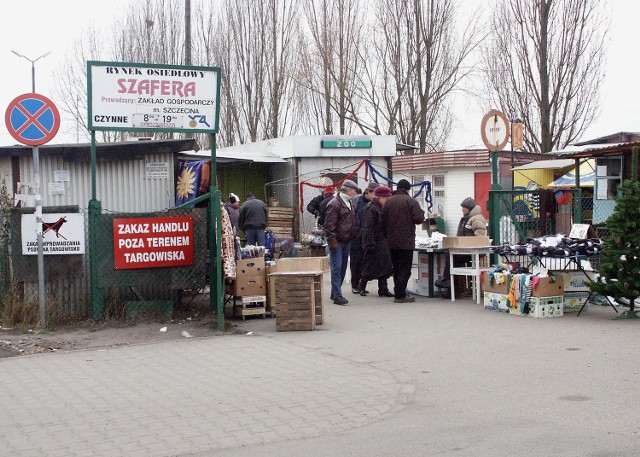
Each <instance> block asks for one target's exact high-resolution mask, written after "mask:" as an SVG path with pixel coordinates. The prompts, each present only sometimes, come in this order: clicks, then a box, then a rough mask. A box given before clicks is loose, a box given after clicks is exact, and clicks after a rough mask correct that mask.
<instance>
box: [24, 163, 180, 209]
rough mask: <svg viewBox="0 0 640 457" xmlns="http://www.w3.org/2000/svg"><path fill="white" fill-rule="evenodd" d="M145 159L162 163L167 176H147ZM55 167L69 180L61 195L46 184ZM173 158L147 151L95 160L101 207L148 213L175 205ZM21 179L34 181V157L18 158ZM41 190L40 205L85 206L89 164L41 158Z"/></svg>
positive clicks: (89, 187) (88, 197) (89, 176)
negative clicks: (129, 156)
mask: <svg viewBox="0 0 640 457" xmlns="http://www.w3.org/2000/svg"><path fill="white" fill-rule="evenodd" d="M148 162H165V163H167V167H168V176H167V177H166V178H152V179H147V177H146V164H147V163H148ZM56 170H67V171H69V175H70V180H69V181H68V182H65V183H64V193H63V194H62V195H52V194H51V192H50V190H49V183H53V182H54V172H55V171H56ZM174 175H175V171H174V159H173V154H172V153H160V154H148V155H146V156H145V157H144V158H141V159H133V160H121V161H100V160H99V161H98V164H97V168H96V197H97V199H98V200H100V201H101V202H102V208H104V209H105V210H109V211H124V212H149V211H160V210H164V209H167V208H172V207H173V206H175V185H174ZM20 179H21V181H22V182H32V181H33V159H32V157H30V156H25V157H21V158H20ZM40 181H41V184H40V186H41V187H40V192H41V194H42V198H43V206H62V205H78V206H79V207H80V208H83V209H84V208H87V206H88V203H89V199H90V198H91V163H90V161H89V158H87V162H65V161H64V160H63V158H62V156H61V155H55V156H54V155H46V156H42V155H41V157H40Z"/></svg>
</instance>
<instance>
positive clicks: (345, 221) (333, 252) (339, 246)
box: [324, 179, 359, 306]
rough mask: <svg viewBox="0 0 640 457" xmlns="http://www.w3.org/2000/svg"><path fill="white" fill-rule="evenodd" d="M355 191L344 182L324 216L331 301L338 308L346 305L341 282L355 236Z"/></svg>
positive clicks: (353, 184) (354, 186) (328, 205)
mask: <svg viewBox="0 0 640 457" xmlns="http://www.w3.org/2000/svg"><path fill="white" fill-rule="evenodd" d="M358 190H359V189H358V185H357V184H356V183H355V182H353V181H351V180H350V179H345V180H344V181H343V182H342V185H341V186H340V192H339V193H338V195H336V196H335V197H334V198H333V199H332V200H331V201H330V202H329V203H328V204H327V208H326V213H325V220H324V231H325V236H326V237H327V243H328V244H329V263H330V265H331V300H333V303H335V304H336V305H341V306H346V305H347V304H348V303H349V301H348V300H347V299H346V298H344V296H343V295H342V283H343V282H344V277H345V275H346V273H347V263H348V262H349V251H350V249H351V242H352V241H353V240H354V239H355V237H356V212H355V208H353V205H352V204H351V199H352V198H353V197H355V196H356V195H357V194H358Z"/></svg>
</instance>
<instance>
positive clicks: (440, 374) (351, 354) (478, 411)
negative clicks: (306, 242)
mask: <svg viewBox="0 0 640 457" xmlns="http://www.w3.org/2000/svg"><path fill="white" fill-rule="evenodd" d="M327 281H328V275H325V286H326V285H327V284H326V283H327ZM348 287H349V286H348V284H345V286H344V289H343V290H344V292H345V294H344V295H345V297H347V298H348V299H349V302H350V303H349V306H344V307H343V306H337V305H334V304H332V303H331V302H330V301H329V299H328V297H326V294H325V300H324V303H325V323H324V324H323V325H321V326H318V327H317V328H316V330H314V331H307V332H276V323H275V319H273V318H267V319H259V318H258V319H248V320H247V321H245V322H241V321H236V323H238V324H239V325H240V326H241V328H242V329H243V332H242V333H241V334H234V335H222V336H213V337H210V338H191V339H181V340H176V341H167V342H162V343H157V344H143V345H137V346H127V347H120V348H113V349H106V350H86V351H74V352H56V353H49V354H37V355H31V356H23V357H12V358H6V359H1V360H0V388H1V389H2V395H1V396H0V411H2V414H0V455H6V456H187V455H195V456H209V455H216V456H223V457H225V456H226V457H229V456H243V457H244V456H249V457H250V456H266V455H269V456H301V455H304V456H312V457H313V456H492V457H502V456H504V457H507V456H509V457H511V456H514V455H515V456H594V457H595V456H598V457H605V456H606V457H614V456H615V457H622V456H637V455H640V436H639V427H640V426H639V424H640V408H639V407H640V389H639V388H638V387H639V386H638V381H639V380H640V374H639V372H640V362H639V359H638V355H637V348H638V344H639V343H638V335H639V334H640V332H639V325H640V322H638V321H637V320H624V321H622V320H612V318H613V317H614V316H615V313H614V311H613V310H612V309H611V308H610V307H600V306H591V307H590V308H589V309H588V310H587V311H586V312H584V313H583V314H582V315H581V316H580V317H576V315H575V314H568V315H565V316H563V317H556V318H548V319H534V318H529V317H518V316H511V315H508V314H506V313H500V312H495V311H487V310H484V309H482V306H481V305H477V304H476V303H475V301H473V300H472V299H470V298H467V299H458V300H456V301H455V302H451V301H449V300H444V299H429V298H425V297H417V300H416V302H415V303H402V304H394V303H393V299H392V298H391V299H390V298H381V297H377V296H376V294H375V292H373V293H372V294H370V295H369V296H367V297H361V296H359V295H353V294H352V293H351V292H350V289H349V288H348ZM369 288H370V289H371V290H372V291H375V284H373V285H370V287H369ZM326 290H328V289H325V291H326Z"/></svg>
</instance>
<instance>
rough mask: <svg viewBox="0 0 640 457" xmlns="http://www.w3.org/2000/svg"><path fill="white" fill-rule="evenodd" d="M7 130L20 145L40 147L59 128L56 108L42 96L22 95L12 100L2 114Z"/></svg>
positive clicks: (51, 137) (58, 116)
mask: <svg viewBox="0 0 640 457" xmlns="http://www.w3.org/2000/svg"><path fill="white" fill-rule="evenodd" d="M4 120H5V124H6V125H7V130H8V131H9V133H10V134H11V136H12V137H14V138H15V139H16V140H18V141H19V142H20V143H22V144H26V145H28V146H40V145H41V144H45V143H48V142H49V141H51V140H52V139H53V137H55V136H56V133H58V129H59V128H60V113H59V112H58V108H57V107H56V105H54V104H53V102H52V101H51V100H49V99H48V98H47V97H45V96H44V95H40V94H33V93H32V94H23V95H20V96H18V97H16V98H14V99H13V100H12V101H11V103H9V106H8V107H7V111H6V112H5V114H4Z"/></svg>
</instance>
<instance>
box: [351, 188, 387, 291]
mask: <svg viewBox="0 0 640 457" xmlns="http://www.w3.org/2000/svg"><path fill="white" fill-rule="evenodd" d="M389 197H391V189H390V188H388V187H387V186H378V187H376V188H375V190H374V191H373V198H372V199H371V202H369V203H368V204H367V206H366V208H365V209H364V214H363V217H362V230H361V232H362V247H363V251H364V252H363V256H362V257H363V261H362V270H361V276H360V283H359V286H358V289H359V290H360V295H366V293H365V290H366V287H367V282H368V281H371V280H373V279H377V280H378V295H379V296H381V297H393V296H394V294H392V293H391V292H389V287H388V285H387V280H388V278H389V277H390V276H391V275H392V273H393V264H392V263H391V252H390V251H389V243H388V242H387V239H386V238H385V236H384V227H383V223H382V208H383V207H384V205H385V203H386V202H387V200H388V199H389Z"/></svg>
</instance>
